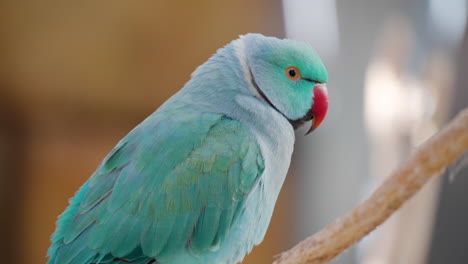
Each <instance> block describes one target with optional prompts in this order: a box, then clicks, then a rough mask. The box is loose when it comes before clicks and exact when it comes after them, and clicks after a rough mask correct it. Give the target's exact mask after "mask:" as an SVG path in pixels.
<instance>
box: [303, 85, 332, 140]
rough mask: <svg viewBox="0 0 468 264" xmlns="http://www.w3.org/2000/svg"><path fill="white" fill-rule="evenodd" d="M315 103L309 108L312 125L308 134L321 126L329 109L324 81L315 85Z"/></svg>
mask: <svg viewBox="0 0 468 264" xmlns="http://www.w3.org/2000/svg"><path fill="white" fill-rule="evenodd" d="M312 99H313V104H312V108H311V109H310V110H309V113H310V118H311V120H312V125H311V127H310V129H309V131H307V133H306V135H308V134H309V133H310V132H312V131H314V130H315V129H316V128H318V127H319V126H320V124H321V123H322V121H323V119H325V115H326V114H327V111H328V91H327V86H326V85H325V84H324V83H317V84H316V85H315V86H314V92H313V98H312Z"/></svg>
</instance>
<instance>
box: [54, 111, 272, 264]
mask: <svg viewBox="0 0 468 264" xmlns="http://www.w3.org/2000/svg"><path fill="white" fill-rule="evenodd" d="M159 116H161V115H159ZM177 116H178V118H175V117H173V118H171V119H162V118H158V115H156V117H154V116H153V117H150V118H148V119H147V120H146V121H144V122H143V123H142V124H141V125H140V126H138V127H137V128H135V129H134V130H133V131H132V132H131V133H130V134H129V135H127V137H125V138H124V139H123V140H122V141H121V142H119V144H118V145H117V146H116V148H115V149H114V150H113V151H112V152H111V153H110V154H109V155H108V157H107V158H106V159H105V160H104V161H103V162H102V163H101V165H100V166H99V167H98V169H97V171H96V172H95V173H94V174H93V175H92V177H91V178H90V179H89V180H88V181H87V182H86V183H85V185H84V186H83V187H82V189H81V191H80V192H79V193H78V194H77V197H76V198H75V199H78V200H74V201H72V203H71V205H70V206H69V208H67V210H66V211H65V212H64V214H63V215H62V216H61V218H62V219H61V220H59V221H58V229H57V231H56V233H55V234H54V238H53V245H52V247H51V251H50V253H49V254H54V256H53V257H51V260H53V259H55V260H56V261H55V262H50V263H61V264H62V263H63V264H65V263H75V261H74V259H75V257H76V256H83V258H84V259H91V258H92V257H91V256H92V254H95V255H94V261H98V260H102V261H106V259H109V256H114V257H119V258H125V257H126V256H129V255H131V256H132V258H134V259H138V258H139V257H142V258H143V259H146V258H145V257H148V258H149V259H151V258H156V259H158V260H165V259H170V258H171V257H172V256H174V255H175V254H177V253H178V252H180V251H181V250H187V249H188V250H190V252H191V253H192V254H195V255H200V254H203V252H206V251H207V250H214V249H216V248H218V247H219V245H221V244H222V242H223V241H224V239H225V238H226V236H227V235H228V234H229V231H230V228H231V226H232V223H233V222H234V221H235V219H236V218H237V217H238V216H239V215H240V214H241V213H242V209H243V205H244V202H245V200H246V198H247V196H248V194H249V193H250V191H251V190H252V189H253V188H254V186H255V184H256V183H257V182H258V179H259V178H260V176H261V174H262V173H263V169H264V168H263V167H264V165H263V158H262V156H261V153H260V149H259V147H258V145H257V144H256V143H255V139H254V137H253V136H252V135H251V133H250V132H249V131H248V130H247V129H246V128H245V127H244V126H243V125H242V124H241V123H239V122H238V121H235V120H232V119H230V118H227V117H225V116H223V115H220V114H203V115H202V116H201V117H200V116H199V115H194V114H193V113H187V114H186V115H180V114H178V115H177ZM64 218H65V219H66V221H65V220H63V219H64ZM67 221H68V222H67ZM135 252H140V253H138V254H142V256H136V255H135V254H136V253H135ZM88 262H89V261H88ZM88 262H83V263H88ZM103 263H105V262H103Z"/></svg>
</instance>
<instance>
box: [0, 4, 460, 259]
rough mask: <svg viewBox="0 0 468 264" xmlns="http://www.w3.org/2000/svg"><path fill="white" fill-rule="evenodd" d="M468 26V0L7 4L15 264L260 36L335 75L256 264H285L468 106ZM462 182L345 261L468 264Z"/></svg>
mask: <svg viewBox="0 0 468 264" xmlns="http://www.w3.org/2000/svg"><path fill="white" fill-rule="evenodd" d="M466 16H467V1H466V0H411V1H407V0H393V1H386V0H355V1H344V0H343V1H334V0H284V1H280V0H274V1H271V0H257V1H247V0H239V1H214V0H199V1H125V0H114V1H78V2H76V1H75V2H70V1H53V0H43V1H32V0H16V1H8V0H6V1H1V2H0V37H1V41H0V57H1V59H0V198H1V199H0V204H1V216H0V221H1V222H0V223H1V227H0V228H1V231H2V233H1V234H2V238H3V239H2V240H1V242H0V243H1V246H0V251H1V252H0V255H1V256H2V257H1V259H2V262H4V263H20V264H22V263H24V264H32V263H45V261H46V258H45V255H46V251H47V247H48V246H49V236H50V234H51V233H52V232H53V230H54V228H55V220H56V217H57V215H58V214H59V213H61V212H62V211H63V210H64V209H65V207H66V206H67V204H68V201H67V200H68V198H70V197H71V196H73V194H74V192H75V191H76V190H77V188H78V187H79V186H80V185H81V184H83V182H84V181H85V180H86V179H87V178H88V177H89V176H90V174H91V173H92V172H93V171H94V169H95V168H96V166H97V165H98V164H99V163H100V161H101V160H102V159H103V158H104V156H105V155H106V154H107V153H108V152H109V151H110V150H111V149H112V147H113V146H114V145H115V144H116V143H117V141H118V140H119V139H120V138H122V137H123V136H125V135H126V133H127V132H128V131H129V130H130V129H131V128H133V127H134V126H135V125H137V124H138V123H139V122H141V121H142V120H143V119H144V118H145V117H146V116H148V115H149V114H151V113H152V112H153V111H154V110H155V109H156V108H157V107H158V106H159V105H160V104H161V103H162V102H164V101H165V100H166V99H168V98H169V97H170V96H171V95H172V94H174V93H175V92H176V91H178V90H179V89H180V88H181V87H182V86H183V85H184V83H185V82H186V81H187V80H188V79H189V76H190V73H191V72H192V71H193V70H194V69H195V68H196V67H197V66H198V65H200V64H201V63H203V62H204V61H205V60H206V59H208V58H209V57H210V56H211V55H212V54H213V53H214V52H215V51H216V49H217V48H219V47H222V46H224V45H225V44H227V43H228V42H230V41H231V40H233V39H235V38H237V36H238V35H240V34H245V33H248V32H258V33H262V34H265V35H272V36H277V37H288V38H293V39H298V40H303V41H306V42H309V43H310V44H312V45H313V46H314V47H315V48H316V50H317V51H318V53H319V54H320V55H321V56H322V58H323V60H324V62H325V64H326V65H327V67H328V70H329V76H330V81H329V83H328V88H329V93H330V109H329V114H328V117H327V119H326V121H325V122H324V123H323V124H322V126H321V127H320V129H318V130H317V131H316V132H314V133H313V134H312V135H310V136H308V137H303V134H304V132H305V131H298V132H297V142H296V151H295V153H294V156H293V164H292V166H291V169H290V171H289V175H288V178H287V180H286V183H285V186H284V187H283V190H282V192H281V195H280V198H279V201H278V203H277V206H276V210H275V213H274V216H273V219H272V222H271V225H270V228H269V230H268V233H267V235H266V238H265V241H264V242H263V243H262V244H261V245H260V246H258V247H256V248H254V250H253V252H252V253H251V254H250V255H249V256H248V257H247V258H246V259H245V261H244V263H248V264H253V263H256V264H263V263H271V262H272V260H273V257H274V256H275V255H277V254H278V253H280V252H281V251H283V250H285V249H288V248H289V247H291V246H293V245H294V244H295V243H297V242H298V241H300V240H302V239H303V238H305V237H306V236H308V235H310V234H312V233H314V232H316V231H318V230H320V229H321V228H323V227H324V226H325V225H327V224H328V223H330V222H331V221H333V220H334V219H335V218H337V217H339V216H341V215H343V214H345V213H346V212H348V211H349V210H350V209H351V208H352V207H353V206H354V205H355V204H356V203H358V202H359V201H361V200H363V199H364V198H365V197H367V196H368V194H369V193H370V192H371V191H372V190H373V189H374V188H375V186H376V185H377V184H379V183H380V182H381V181H382V179H383V178H384V177H386V176H387V175H388V174H389V173H390V172H391V171H392V169H393V168H395V167H396V166H397V165H398V164H399V163H400V162H401V161H402V160H404V159H405V158H406V157H407V156H408V155H409V153H411V151H412V150H414V148H415V147H417V146H418V144H420V143H421V142H422V141H424V140H425V139H427V138H428V137H430V136H431V135H432V134H433V133H435V132H436V131H437V130H438V129H439V128H440V127H441V126H442V125H443V124H444V123H445V122H447V120H448V119H450V118H451V117H453V116H454V115H455V113H456V112H458V111H459V110H460V109H462V108H464V107H466V106H467V105H468V36H467V33H466V29H465V25H466ZM450 174H451V176H452V177H444V178H440V179H436V180H434V181H433V182H431V184H429V185H428V186H426V187H425V188H424V189H423V190H422V192H421V193H419V194H418V195H417V197H415V198H414V199H412V200H411V202H410V203H408V204H407V205H405V206H404V207H403V208H402V210H400V211H399V213H397V214H396V215H394V216H393V217H392V218H391V219H390V221H388V222H387V223H386V224H385V225H384V226H382V227H380V228H379V229H378V230H377V231H376V232H374V233H373V234H372V235H371V236H370V237H368V238H366V239H365V240H364V241H363V242H362V243H360V244H359V245H358V246H356V247H353V248H352V249H351V250H348V251H347V252H346V253H345V254H344V255H342V256H340V257H339V258H338V259H337V260H335V261H334V262H333V263H356V264H357V263H365V264H386V263H412V264H418V263H431V264H435V263H467V262H468V227H467V225H466V223H468V210H467V209H468V192H466V190H467V188H468V170H467V169H466V168H465V169H464V170H459V171H456V170H451V171H450ZM462 174H464V176H463V175H462ZM457 175H458V176H457ZM449 178H451V179H452V180H449Z"/></svg>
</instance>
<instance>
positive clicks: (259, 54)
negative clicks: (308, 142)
mask: <svg viewBox="0 0 468 264" xmlns="http://www.w3.org/2000/svg"><path fill="white" fill-rule="evenodd" d="M240 41H243V43H242V45H243V49H245V50H244V52H245V61H246V63H245V64H244V68H247V69H244V71H248V74H249V75H250V76H249V77H250V80H249V81H251V83H252V85H253V87H254V88H255V91H254V93H255V92H256V94H255V95H256V96H257V97H260V99H262V100H264V101H266V102H267V103H268V104H269V105H270V106H271V107H273V108H274V109H276V110H277V111H278V112H280V113H281V114H282V115H283V116H284V117H286V118H287V119H288V120H289V122H290V123H291V124H292V125H293V127H294V128H297V127H299V126H300V125H302V124H303V123H305V122H307V121H312V126H311V128H310V129H309V131H308V132H307V134H308V133H310V132H311V131H312V130H314V129H315V128H317V127H318V126H319V125H320V123H322V121H323V119H324V118H325V115H326V113H327V109H328V93H327V88H326V85H325V83H326V82H327V80H328V74H327V70H326V69H325V66H324V65H323V63H322V61H321V59H320V58H319V56H318V55H317V54H316V53H315V51H314V50H313V49H312V48H311V47H310V46H309V45H307V44H305V43H302V42H298V41H293V40H287V39H283V40H281V39H277V38H273V37H265V36H263V35H260V34H248V35H245V36H242V37H241V39H240Z"/></svg>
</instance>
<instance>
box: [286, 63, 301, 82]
mask: <svg viewBox="0 0 468 264" xmlns="http://www.w3.org/2000/svg"><path fill="white" fill-rule="evenodd" d="M284 71H285V73H286V76H287V77H288V78H289V79H291V80H293V81H296V80H298V79H299V78H301V72H300V71H299V69H298V68H297V67H295V66H290V67H287V68H286V69H285V70H284Z"/></svg>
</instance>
